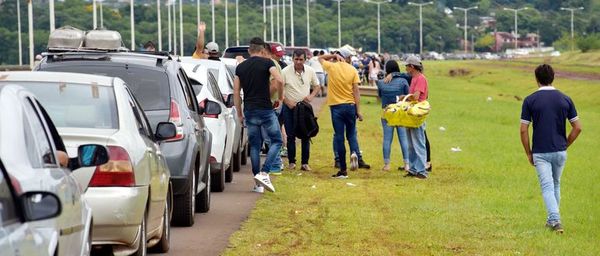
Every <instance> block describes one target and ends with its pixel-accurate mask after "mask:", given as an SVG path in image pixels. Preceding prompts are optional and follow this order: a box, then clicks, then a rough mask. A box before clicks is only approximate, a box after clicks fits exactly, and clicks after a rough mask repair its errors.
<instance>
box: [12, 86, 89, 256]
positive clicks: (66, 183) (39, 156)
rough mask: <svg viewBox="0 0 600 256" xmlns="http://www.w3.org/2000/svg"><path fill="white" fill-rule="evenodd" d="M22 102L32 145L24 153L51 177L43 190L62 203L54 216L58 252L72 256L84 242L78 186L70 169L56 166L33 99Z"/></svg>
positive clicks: (46, 130) (56, 162) (47, 135)
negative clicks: (56, 215) (57, 231)
mask: <svg viewBox="0 0 600 256" xmlns="http://www.w3.org/2000/svg"><path fill="white" fill-rule="evenodd" d="M22 104H23V109H24V114H25V116H24V121H25V122H26V124H25V126H24V128H25V129H26V131H25V132H26V133H28V132H29V133H30V134H29V136H31V138H33V139H34V141H32V142H31V143H30V145H31V146H34V147H32V148H29V149H28V152H35V153H36V154H34V156H33V157H32V158H30V159H31V160H32V166H33V167H34V169H36V171H40V175H45V176H46V177H48V179H53V180H48V182H47V183H46V185H47V186H48V187H47V188H46V190H48V191H50V192H54V193H56V194H57V195H58V197H59V198H60V200H61V202H62V213H61V215H60V216H58V217H57V218H56V224H57V227H58V228H59V234H60V236H59V247H60V248H59V251H60V253H61V254H62V255H76V254H78V253H79V252H80V251H81V247H82V246H83V244H84V242H85V241H83V240H82V239H83V235H82V234H83V233H82V232H83V230H84V224H83V223H82V216H81V213H82V208H81V207H82V206H81V192H80V190H79V185H78V184H77V182H76V181H75V179H74V178H73V177H71V171H70V170H68V169H67V168H63V167H60V166H59V164H58V160H57V158H56V154H55V152H56V148H55V146H54V143H53V138H52V137H51V135H50V132H49V129H48V125H47V123H46V122H45V118H44V116H43V114H42V113H41V110H40V107H39V106H38V105H37V102H36V100H35V99H34V98H32V97H29V96H26V97H25V100H24V101H23V102H22ZM28 128H29V129H28ZM42 172H43V173H42ZM63 253H64V254H63Z"/></svg>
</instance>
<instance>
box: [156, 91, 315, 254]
mask: <svg viewBox="0 0 600 256" xmlns="http://www.w3.org/2000/svg"><path fill="white" fill-rule="evenodd" d="M324 102H325V98H315V100H314V101H313V102H312V105H313V107H314V109H313V110H314V111H315V113H319V112H320V109H321V106H322V105H323V103H324ZM253 186H254V180H253V177H252V171H251V170H250V158H248V164H247V165H242V168H241V170H240V172H237V173H234V175H233V182H232V183H227V184H226V187H225V191H224V192H222V193H212V202H211V206H210V211H209V212H208V213H203V214H196V217H195V224H194V226H193V227H188V228H181V227H172V228H171V249H170V250H169V253H166V254H162V255H177V256H180V255H181V256H183V255H204V256H206V255H220V254H221V253H222V252H223V251H224V250H225V249H226V248H227V245H228V244H229V237H230V236H231V235H232V234H233V233H234V232H235V231H237V230H238V229H239V228H240V226H241V225H242V223H243V222H244V221H245V220H246V219H247V218H248V216H249V215H250V212H251V211H252V209H254V206H255V203H256V200H258V199H259V198H260V196H261V195H260V194H257V193H254V192H252V191H251V190H252V187H253ZM266 193H268V192H266Z"/></svg>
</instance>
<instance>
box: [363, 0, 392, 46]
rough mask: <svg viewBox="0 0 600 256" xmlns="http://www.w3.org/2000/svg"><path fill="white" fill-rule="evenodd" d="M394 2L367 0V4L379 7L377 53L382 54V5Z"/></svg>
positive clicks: (388, 0)
mask: <svg viewBox="0 0 600 256" xmlns="http://www.w3.org/2000/svg"><path fill="white" fill-rule="evenodd" d="M391 2H392V0H386V1H382V2H375V1H370V0H367V3H373V4H376V5H377V53H381V15H380V11H381V4H385V3H391Z"/></svg>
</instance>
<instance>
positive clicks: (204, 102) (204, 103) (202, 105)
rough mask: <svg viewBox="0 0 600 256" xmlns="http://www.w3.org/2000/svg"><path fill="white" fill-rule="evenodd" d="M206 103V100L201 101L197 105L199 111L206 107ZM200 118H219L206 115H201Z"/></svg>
mask: <svg viewBox="0 0 600 256" xmlns="http://www.w3.org/2000/svg"><path fill="white" fill-rule="evenodd" d="M206 101H207V100H203V101H200V103H198V105H200V108H201V109H205V107H206ZM202 117H208V118H219V115H207V114H202Z"/></svg>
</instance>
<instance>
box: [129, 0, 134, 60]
mask: <svg viewBox="0 0 600 256" xmlns="http://www.w3.org/2000/svg"><path fill="white" fill-rule="evenodd" d="M129 16H130V17H129V23H130V25H131V50H132V51H133V50H135V14H134V10H133V0H131V1H130V2H129Z"/></svg>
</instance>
